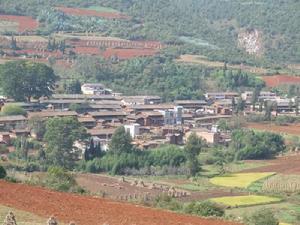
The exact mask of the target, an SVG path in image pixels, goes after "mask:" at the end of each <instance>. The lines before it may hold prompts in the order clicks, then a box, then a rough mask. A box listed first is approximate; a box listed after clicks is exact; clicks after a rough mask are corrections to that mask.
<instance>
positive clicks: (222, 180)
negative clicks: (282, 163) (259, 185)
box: [210, 173, 275, 188]
mask: <svg viewBox="0 0 300 225" xmlns="http://www.w3.org/2000/svg"><path fill="white" fill-rule="evenodd" d="M274 174H275V173H235V174H230V175H227V176H222V177H214V178H212V179H210V182H211V183H212V184H215V185H219V186H224V187H233V188H234V187H237V188H247V187H248V186H249V185H251V184H252V183H253V182H255V181H258V180H260V179H263V178H266V177H269V176H272V175H274Z"/></svg>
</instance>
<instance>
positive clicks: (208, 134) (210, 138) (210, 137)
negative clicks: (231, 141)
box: [185, 129, 220, 144]
mask: <svg viewBox="0 0 300 225" xmlns="http://www.w3.org/2000/svg"><path fill="white" fill-rule="evenodd" d="M192 133H196V135H197V136H198V137H201V138H203V139H204V140H205V141H206V142H207V143H208V144H217V143H219V140H220V134H219V133H218V132H213V131H211V130H205V129H192V130H191V131H189V132H187V133H186V134H185V140H187V139H188V137H189V136H190V135H191V134H192Z"/></svg>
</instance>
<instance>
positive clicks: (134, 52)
mask: <svg viewBox="0 0 300 225" xmlns="http://www.w3.org/2000/svg"><path fill="white" fill-rule="evenodd" d="M157 53H158V51H157V50H154V49H121V48H120V49H114V48H108V49H106V51H105V52H104V53H103V54H102V55H103V57H104V58H110V57H112V56H117V57H118V58H119V59H121V60H123V59H131V58H135V57H143V56H154V55H156V54H157Z"/></svg>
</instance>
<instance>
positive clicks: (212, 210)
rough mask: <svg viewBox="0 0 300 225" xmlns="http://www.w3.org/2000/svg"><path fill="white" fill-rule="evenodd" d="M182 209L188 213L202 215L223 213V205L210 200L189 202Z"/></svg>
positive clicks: (219, 215) (222, 214)
mask: <svg viewBox="0 0 300 225" xmlns="http://www.w3.org/2000/svg"><path fill="white" fill-rule="evenodd" d="M184 211H185V212H186V213H188V214H195V215H198V216H204V217H210V216H216V217H222V216H224V213H225V211H224V209H223V207H221V206H219V205H218V204H216V203H213V202H210V201H205V202H192V203H189V204H188V205H186V206H185V208H184Z"/></svg>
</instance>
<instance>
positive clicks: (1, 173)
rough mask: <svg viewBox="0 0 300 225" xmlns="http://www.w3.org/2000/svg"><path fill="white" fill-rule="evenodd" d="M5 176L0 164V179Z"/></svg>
mask: <svg viewBox="0 0 300 225" xmlns="http://www.w3.org/2000/svg"><path fill="white" fill-rule="evenodd" d="M5 177H6V170H5V169H4V167H3V166H1V165H0V179H3V178H5Z"/></svg>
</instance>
